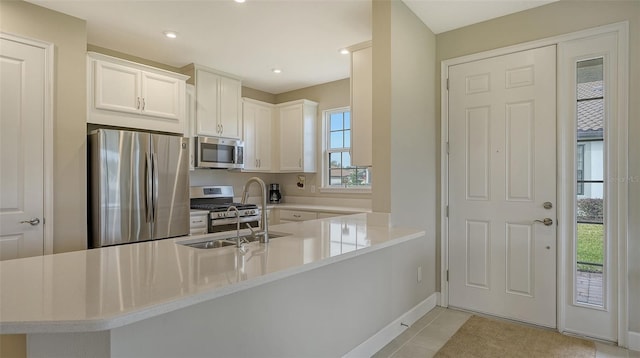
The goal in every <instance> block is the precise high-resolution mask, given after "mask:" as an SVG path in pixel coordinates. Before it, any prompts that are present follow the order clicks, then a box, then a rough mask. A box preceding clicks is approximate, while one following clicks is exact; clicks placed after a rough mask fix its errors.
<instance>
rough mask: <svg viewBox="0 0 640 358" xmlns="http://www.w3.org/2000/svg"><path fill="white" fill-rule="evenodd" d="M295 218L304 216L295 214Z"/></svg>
mask: <svg viewBox="0 0 640 358" xmlns="http://www.w3.org/2000/svg"><path fill="white" fill-rule="evenodd" d="M293 217H294V218H301V217H302V216H300V215H299V214H293Z"/></svg>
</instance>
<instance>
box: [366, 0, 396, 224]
mask: <svg viewBox="0 0 640 358" xmlns="http://www.w3.org/2000/svg"><path fill="white" fill-rule="evenodd" d="M372 1H373V4H372V20H373V21H372V25H373V29H372V33H373V38H372V40H371V42H372V45H371V46H372V52H373V62H372V64H373V78H372V85H373V91H372V97H373V118H372V136H373V143H374V144H375V145H373V147H372V155H373V158H372V159H373V173H372V178H371V180H372V183H373V184H372V185H373V195H372V198H371V209H372V210H373V211H375V212H382V213H390V212H391V136H390V135H389V133H390V132H391V2H390V1H389V0H372Z"/></svg>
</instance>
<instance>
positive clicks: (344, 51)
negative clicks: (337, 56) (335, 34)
mask: <svg viewBox="0 0 640 358" xmlns="http://www.w3.org/2000/svg"><path fill="white" fill-rule="evenodd" d="M340 53H341V54H343V55H348V54H349V50H347V49H346V48H341V49H340Z"/></svg>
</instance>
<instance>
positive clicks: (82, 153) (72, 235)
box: [0, 0, 87, 253]
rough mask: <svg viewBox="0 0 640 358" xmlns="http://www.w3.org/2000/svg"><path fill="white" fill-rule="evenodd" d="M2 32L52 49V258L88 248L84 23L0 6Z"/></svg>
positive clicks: (31, 8)
mask: <svg viewBox="0 0 640 358" xmlns="http://www.w3.org/2000/svg"><path fill="white" fill-rule="evenodd" d="M0 29H1V30H2V31H4V32H8V33H12V34H16V35H21V36H25V37H30V38H34V39H38V40H42V41H47V42H51V43H53V44H54V45H55V57H54V61H55V69H54V71H55V73H54V76H55V78H54V86H55V88H54V163H53V170H54V174H53V181H54V193H53V199H54V218H53V219H54V221H53V224H54V252H56V253H57V252H65V251H73V250H82V249H85V248H86V247H87V237H86V235H87V224H86V223H87V213H86V211H87V210H86V208H87V194H86V188H87V184H86V174H87V172H86V144H85V143H86V90H85V88H86V71H85V67H86V65H85V53H86V47H87V28H86V22H85V21H84V20H80V19H77V18H74V17H71V16H67V15H64V14H61V13H57V12H54V11H50V10H47V9H45V8H42V7H38V6H35V5H32V4H29V3H26V2H23V1H6V0H3V1H0Z"/></svg>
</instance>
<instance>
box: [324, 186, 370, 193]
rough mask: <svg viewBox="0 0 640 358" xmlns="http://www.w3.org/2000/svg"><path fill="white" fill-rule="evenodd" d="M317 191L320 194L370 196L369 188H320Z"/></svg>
mask: <svg viewBox="0 0 640 358" xmlns="http://www.w3.org/2000/svg"><path fill="white" fill-rule="evenodd" d="M319 191H320V192H321V193H345V194H347V193H348V194H371V187H366V188H337V187H322V188H320V189H319Z"/></svg>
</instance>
